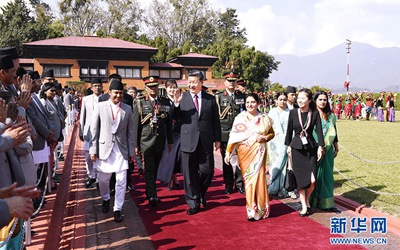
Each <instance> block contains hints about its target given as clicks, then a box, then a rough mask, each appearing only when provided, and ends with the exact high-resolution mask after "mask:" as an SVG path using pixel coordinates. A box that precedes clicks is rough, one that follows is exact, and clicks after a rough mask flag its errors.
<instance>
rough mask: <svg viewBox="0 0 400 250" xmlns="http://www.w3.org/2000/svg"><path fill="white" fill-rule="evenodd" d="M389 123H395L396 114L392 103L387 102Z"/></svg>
mask: <svg viewBox="0 0 400 250" xmlns="http://www.w3.org/2000/svg"><path fill="white" fill-rule="evenodd" d="M389 112H390V113H389V121H390V122H395V121H396V112H395V111H394V101H389Z"/></svg>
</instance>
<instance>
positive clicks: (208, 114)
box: [174, 70, 221, 215]
mask: <svg viewBox="0 0 400 250" xmlns="http://www.w3.org/2000/svg"><path fill="white" fill-rule="evenodd" d="M203 80H204V75H203V73H202V72H201V71H199V70H193V71H190V72H189V74H188V89H189V91H186V92H185V93H183V95H182V98H181V99H180V98H177V99H176V100H175V106H176V108H175V110H174V113H175V115H177V116H178V115H179V116H180V119H181V122H182V127H181V152H182V171H183V176H184V187H185V200H186V202H187V204H188V205H189V210H188V211H187V214H188V215H192V214H196V213H198V212H199V209H200V203H201V204H202V205H203V207H205V206H206V205H207V201H206V191H207V189H208V187H209V186H210V184H211V180H212V178H213V175H214V155H213V143H215V150H219V148H220V145H221V124H220V121H219V114H218V108H217V104H216V101H215V97H214V96H212V95H210V94H208V93H206V92H205V91H202V90H201V88H202V85H203Z"/></svg>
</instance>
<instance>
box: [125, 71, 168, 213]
mask: <svg viewBox="0 0 400 250" xmlns="http://www.w3.org/2000/svg"><path fill="white" fill-rule="evenodd" d="M143 81H144V83H145V85H146V92H147V95H146V96H145V97H144V98H140V99H138V100H136V104H135V105H134V107H133V117H134V131H135V133H137V134H136V135H135V138H137V140H138V143H137V145H138V147H139V149H137V150H140V152H141V153H142V154H143V156H144V177H145V182H146V195H147V197H148V199H149V204H150V205H151V206H152V207H156V206H157V202H158V201H159V200H160V199H159V198H158V197H157V190H156V175H157V170H158V165H159V163H160V160H161V156H162V153H163V150H164V147H165V140H166V139H167V142H168V150H172V148H173V133H172V121H171V117H170V109H171V105H170V102H169V101H168V99H166V98H165V97H161V96H159V95H158V77H156V76H147V77H145V78H143ZM137 155H138V152H137Z"/></svg>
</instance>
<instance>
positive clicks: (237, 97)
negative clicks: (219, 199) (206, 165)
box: [215, 72, 245, 194]
mask: <svg viewBox="0 0 400 250" xmlns="http://www.w3.org/2000/svg"><path fill="white" fill-rule="evenodd" d="M224 77H225V87H226V89H225V90H224V91H222V92H219V93H217V94H216V95H215V98H216V101H217V106H218V111H219V118H220V122H221V134H222V139H221V155H222V159H224V158H225V150H226V146H227V143H228V139H229V132H230V131H231V129H232V125H233V120H234V119H235V117H236V116H237V115H238V114H239V113H240V112H242V111H243V110H244V109H245V94H243V93H242V92H240V91H239V90H235V88H236V80H237V73H236V72H225V73H224ZM222 164H223V174H224V183H225V193H227V194H231V193H232V192H233V190H234V189H233V185H234V184H235V186H236V190H237V191H239V192H240V193H242V194H244V193H245V191H244V188H243V178H242V173H241V171H240V169H239V167H238V166H236V170H235V173H234V171H233V168H232V166H230V165H227V164H226V163H225V162H224V161H223V160H222Z"/></svg>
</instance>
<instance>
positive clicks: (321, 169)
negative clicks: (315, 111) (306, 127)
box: [310, 113, 336, 209]
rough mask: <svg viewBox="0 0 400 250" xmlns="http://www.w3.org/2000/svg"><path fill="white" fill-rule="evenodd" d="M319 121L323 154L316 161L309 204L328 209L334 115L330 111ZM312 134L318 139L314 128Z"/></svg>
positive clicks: (331, 180)
mask: <svg viewBox="0 0 400 250" xmlns="http://www.w3.org/2000/svg"><path fill="white" fill-rule="evenodd" d="M321 123H322V131H323V133H324V141H325V155H324V157H323V158H322V159H321V160H320V161H319V162H318V170H317V177H316V185H315V189H314V192H313V193H312V194H311V196H310V204H311V206H312V207H315V208H320V209H330V208H333V207H334V198H333V182H334V180H333V166H334V155H335V148H334V147H333V142H334V141H335V138H336V117H335V115H334V114H333V113H331V114H330V115H329V116H328V119H327V120H326V121H324V120H323V119H321ZM313 136H314V139H315V140H316V141H318V138H317V134H316V131H315V128H314V132H313Z"/></svg>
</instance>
